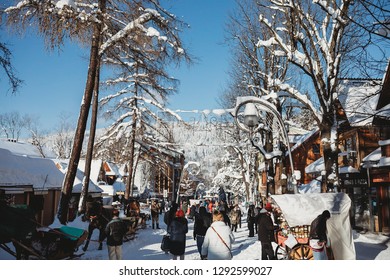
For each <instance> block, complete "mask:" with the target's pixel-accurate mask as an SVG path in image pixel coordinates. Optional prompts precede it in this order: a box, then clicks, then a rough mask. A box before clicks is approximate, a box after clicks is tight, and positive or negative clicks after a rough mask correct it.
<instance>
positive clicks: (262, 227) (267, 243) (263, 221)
mask: <svg viewBox="0 0 390 280" xmlns="http://www.w3.org/2000/svg"><path fill="white" fill-rule="evenodd" d="M257 226H258V236H259V241H260V242H261V259H262V260H273V259H275V254H274V249H273V248H272V243H271V242H272V240H273V238H272V236H273V234H274V223H273V222H272V219H271V217H270V214H269V213H268V211H267V210H265V209H264V208H262V209H261V210H260V213H259V215H258V224H257ZM271 238H272V239H271Z"/></svg>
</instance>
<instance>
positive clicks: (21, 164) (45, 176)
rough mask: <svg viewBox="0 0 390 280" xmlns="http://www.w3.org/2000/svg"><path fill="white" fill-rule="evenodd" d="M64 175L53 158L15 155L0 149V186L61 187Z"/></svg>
mask: <svg viewBox="0 0 390 280" xmlns="http://www.w3.org/2000/svg"><path fill="white" fill-rule="evenodd" d="M63 179H64V175H63V174H62V173H61V172H60V171H59V170H58V168H57V167H56V165H55V164H54V162H53V161H52V160H51V159H45V158H38V157H30V156H20V155H15V154H13V153H12V152H10V151H8V150H6V149H0V186H1V187H7V186H8V187H17V186H23V185H24V186H27V185H30V186H31V187H32V188H34V189H61V187H62V181H63Z"/></svg>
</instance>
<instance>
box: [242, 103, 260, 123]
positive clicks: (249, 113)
mask: <svg viewBox="0 0 390 280" xmlns="http://www.w3.org/2000/svg"><path fill="white" fill-rule="evenodd" d="M244 123H245V125H246V126H247V127H249V128H254V127H256V126H257V125H258V124H259V116H258V114H257V108H256V106H255V104H253V103H247V104H246V105H245V109H244Z"/></svg>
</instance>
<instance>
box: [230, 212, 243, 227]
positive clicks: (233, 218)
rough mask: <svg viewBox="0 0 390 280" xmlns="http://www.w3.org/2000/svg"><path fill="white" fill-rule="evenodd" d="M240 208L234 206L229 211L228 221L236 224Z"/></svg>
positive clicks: (238, 220) (238, 219)
mask: <svg viewBox="0 0 390 280" xmlns="http://www.w3.org/2000/svg"><path fill="white" fill-rule="evenodd" d="M240 218H241V210H240V209H239V208H234V209H233V210H232V211H231V212H230V223H231V224H232V225H237V224H238V223H239V222H240Z"/></svg>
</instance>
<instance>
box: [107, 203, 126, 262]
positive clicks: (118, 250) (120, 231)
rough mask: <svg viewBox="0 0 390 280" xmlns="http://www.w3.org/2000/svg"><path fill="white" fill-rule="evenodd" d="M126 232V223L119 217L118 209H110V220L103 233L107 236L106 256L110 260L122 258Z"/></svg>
mask: <svg viewBox="0 0 390 280" xmlns="http://www.w3.org/2000/svg"><path fill="white" fill-rule="evenodd" d="M126 232H127V228H126V224H125V223H124V222H123V221H122V220H121V219H120V218H119V210H118V209H114V210H113V211H112V220H111V221H110V222H109V223H108V224H107V226H106V228H105V233H106V236H107V248H108V258H109V259H110V260H121V259H122V244H123V237H124V236H125V234H126Z"/></svg>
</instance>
